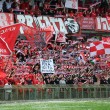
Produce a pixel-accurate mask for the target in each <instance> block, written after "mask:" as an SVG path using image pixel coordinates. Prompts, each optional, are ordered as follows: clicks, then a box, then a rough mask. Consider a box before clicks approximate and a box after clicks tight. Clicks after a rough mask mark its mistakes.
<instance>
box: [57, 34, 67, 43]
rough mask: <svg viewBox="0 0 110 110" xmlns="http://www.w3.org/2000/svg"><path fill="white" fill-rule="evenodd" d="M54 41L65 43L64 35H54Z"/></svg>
mask: <svg viewBox="0 0 110 110" xmlns="http://www.w3.org/2000/svg"><path fill="white" fill-rule="evenodd" d="M55 41H56V42H66V37H65V34H64V33H63V32H59V33H56V37H55Z"/></svg>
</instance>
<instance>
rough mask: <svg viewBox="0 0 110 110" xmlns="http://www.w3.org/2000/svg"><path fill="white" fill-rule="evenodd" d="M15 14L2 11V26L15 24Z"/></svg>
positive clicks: (0, 17) (0, 26) (0, 22)
mask: <svg viewBox="0 0 110 110" xmlns="http://www.w3.org/2000/svg"><path fill="white" fill-rule="evenodd" d="M13 24H14V16H13V14H11V13H0V28H2V27H5V26H9V25H13Z"/></svg>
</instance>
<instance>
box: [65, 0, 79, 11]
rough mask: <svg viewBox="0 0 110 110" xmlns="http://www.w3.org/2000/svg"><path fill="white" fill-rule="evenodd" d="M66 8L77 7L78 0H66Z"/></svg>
mask: <svg viewBox="0 0 110 110" xmlns="http://www.w3.org/2000/svg"><path fill="white" fill-rule="evenodd" d="M65 7H66V8H72V9H78V0H66V2H65Z"/></svg>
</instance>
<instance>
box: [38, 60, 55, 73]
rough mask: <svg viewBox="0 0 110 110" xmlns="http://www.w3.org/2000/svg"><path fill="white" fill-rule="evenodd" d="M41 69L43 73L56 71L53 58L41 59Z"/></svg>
mask: <svg viewBox="0 0 110 110" xmlns="http://www.w3.org/2000/svg"><path fill="white" fill-rule="evenodd" d="M40 69H41V73H54V72H55V70H54V63H53V59H49V60H44V59H40Z"/></svg>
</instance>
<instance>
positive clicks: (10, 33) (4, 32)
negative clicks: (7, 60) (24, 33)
mask: <svg viewBox="0 0 110 110" xmlns="http://www.w3.org/2000/svg"><path fill="white" fill-rule="evenodd" d="M20 26H21V25H20V24H15V25H11V26H7V27H4V28H1V29H0V55H1V56H6V55H11V53H12V51H13V48H14V44H15V41H16V38H17V36H18V34H19V29H20Z"/></svg>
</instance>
